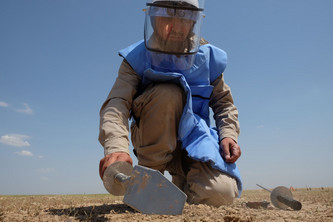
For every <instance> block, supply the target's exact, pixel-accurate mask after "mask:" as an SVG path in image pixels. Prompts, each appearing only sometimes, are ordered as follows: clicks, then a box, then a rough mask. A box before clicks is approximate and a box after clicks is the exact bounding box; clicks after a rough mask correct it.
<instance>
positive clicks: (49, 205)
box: [0, 188, 333, 222]
mask: <svg viewBox="0 0 333 222" xmlns="http://www.w3.org/2000/svg"><path fill="white" fill-rule="evenodd" d="M293 196H294V199H296V200H298V201H300V202H301V203H302V205H303V208H302V209H301V210H300V211H293V210H280V209H277V208H275V207H274V206H272V204H269V205H268V207H267V208H258V209H253V208H248V207H247V206H246V203H248V202H255V201H257V202H261V201H268V202H270V194H269V193H268V192H267V191H264V190H245V191H244V192H243V194H242V197H241V198H239V199H237V200H236V201H235V203H234V204H233V205H232V206H228V207H225V206H223V207H219V208H214V207H210V206H206V205H188V204H186V205H185V208H184V211H183V214H182V215H179V216H165V215H143V214H140V213H138V212H135V211H133V210H132V209H131V208H129V207H127V206H126V205H124V204H123V203H122V201H121V200H122V198H121V197H112V196H111V195H49V196H0V221H65V222H71V221H132V222H134V221H206V222H207V221H214V222H216V221H239V222H240V221H244V222H245V221H281V222H282V221H283V222H284V221H311V222H313V221H333V188H315V189H314V188H313V189H311V190H310V189H296V190H295V191H293Z"/></svg>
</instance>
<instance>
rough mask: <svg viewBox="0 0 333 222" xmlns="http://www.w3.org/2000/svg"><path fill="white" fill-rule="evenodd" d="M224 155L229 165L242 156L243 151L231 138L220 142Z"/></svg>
mask: <svg viewBox="0 0 333 222" xmlns="http://www.w3.org/2000/svg"><path fill="white" fill-rule="evenodd" d="M220 148H221V149H222V153H223V154H222V155H223V158H224V160H225V161H226V162H227V163H234V162H236V160H237V159H238V158H239V157H240V156H241V153H242V152H241V149H240V147H239V146H238V144H237V143H236V142H235V141H234V140H233V139H231V138H224V139H223V140H222V141H221V142H220Z"/></svg>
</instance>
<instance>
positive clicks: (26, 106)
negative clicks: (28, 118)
mask: <svg viewBox="0 0 333 222" xmlns="http://www.w3.org/2000/svg"><path fill="white" fill-rule="evenodd" d="M23 105H24V109H16V112H19V113H26V114H32V113H33V112H32V109H31V108H30V106H29V105H28V104H27V103H23Z"/></svg>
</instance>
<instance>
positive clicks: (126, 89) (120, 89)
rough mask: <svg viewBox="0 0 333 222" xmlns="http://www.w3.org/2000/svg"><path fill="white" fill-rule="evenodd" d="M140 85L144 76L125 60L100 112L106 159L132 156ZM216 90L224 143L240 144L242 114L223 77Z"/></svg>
mask: <svg viewBox="0 0 333 222" xmlns="http://www.w3.org/2000/svg"><path fill="white" fill-rule="evenodd" d="M140 83H141V78H140V76H139V75H138V74H136V72H135V71H134V70H133V69H132V67H131V66H130V65H129V64H128V63H127V62H126V60H124V61H123V62H122V64H121V65H120V68H119V72H118V77H117V79H116V82H115V83H114V85H113V87H112V89H111V92H110V93H109V95H108V97H107V99H106V101H105V102H104V104H103V106H102V108H101V110H100V133H99V142H100V143H101V145H102V146H103V147H104V155H107V154H110V153H114V152H126V153H128V154H129V139H128V134H129V123H128V120H129V118H130V111H131V107H132V102H133V98H134V96H135V95H136V94H137V92H138V90H139V88H140ZM212 86H213V87H214V89H213V92H212V95H211V97H210V103H209V105H210V107H211V108H212V110H213V112H214V119H215V122H216V127H217V129H218V133H219V136H220V138H221V139H223V138H226V137H229V138H232V139H233V140H234V141H236V142H237V138H238V135H239V132H240V129H239V122H238V110H237V108H236V107H235V105H234V103H233V98H232V95H231V91H230V87H229V86H228V85H227V84H226V83H225V82H224V79H223V74H222V73H221V75H220V76H219V77H218V78H217V79H216V80H215V81H214V82H213V83H212Z"/></svg>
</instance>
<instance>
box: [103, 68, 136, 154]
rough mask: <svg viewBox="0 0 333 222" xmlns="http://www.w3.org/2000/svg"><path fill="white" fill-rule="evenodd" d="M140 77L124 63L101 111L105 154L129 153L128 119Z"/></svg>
mask: <svg viewBox="0 0 333 222" xmlns="http://www.w3.org/2000/svg"><path fill="white" fill-rule="evenodd" d="M139 80H140V77H139V76H138V75H136V73H135V72H134V71H133V69H132V68H131V67H130V66H129V65H128V63H126V62H123V63H122V64H121V66H120V69H119V75H118V78H117V80H116V82H115V84H114V85H113V87H112V90H111V92H110V94H109V96H108V98H107V100H106V101H105V102H104V104H103V106H102V108H101V111H100V132H99V142H100V143H101V145H102V146H103V147H104V154H105V155H107V154H110V153H114V152H126V153H129V149H128V147H129V139H128V134H129V126H128V119H129V117H130V110H131V106H132V101H133V97H134V95H135V93H136V92H137V87H138V84H139Z"/></svg>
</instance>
